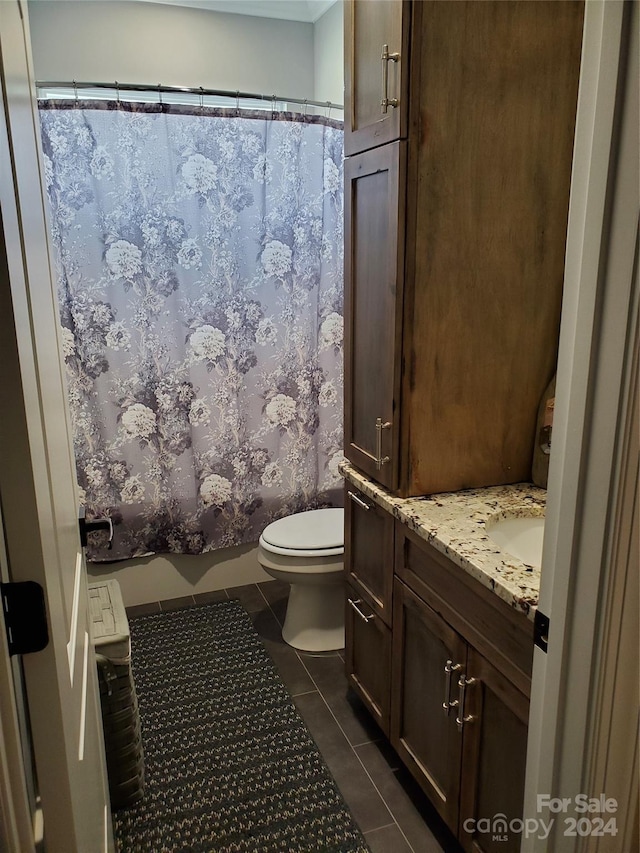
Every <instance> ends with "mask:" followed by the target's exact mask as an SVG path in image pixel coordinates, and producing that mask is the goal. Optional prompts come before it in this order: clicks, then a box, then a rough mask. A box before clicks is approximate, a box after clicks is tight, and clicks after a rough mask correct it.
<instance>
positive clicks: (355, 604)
mask: <svg viewBox="0 0 640 853" xmlns="http://www.w3.org/2000/svg"><path fill="white" fill-rule="evenodd" d="M345 647H346V648H345V651H346V673H347V679H348V681H349V684H350V685H351V686H352V687H353V689H354V690H355V691H356V693H357V694H358V696H360V698H361V699H362V701H363V702H364V703H365V705H366V706H367V708H368V709H369V710H370V711H371V713H372V714H373V716H374V718H375V720H376V722H377V723H378V725H379V726H380V728H381V729H382V731H383V732H384V733H385V734H386V735H387V736H388V735H389V698H390V697H389V689H390V684H389V682H390V675H391V631H390V630H389V628H387V626H386V625H385V624H384V622H383V621H382V620H381V619H380V617H379V616H377V615H376V614H375V612H374V611H373V608H372V607H371V606H370V604H369V602H368V601H367V599H366V598H365V597H363V596H362V595H361V594H360V593H359V592H358V591H357V590H355V589H354V588H353V587H351V586H350V585H349V584H347V609H346V613H345Z"/></svg>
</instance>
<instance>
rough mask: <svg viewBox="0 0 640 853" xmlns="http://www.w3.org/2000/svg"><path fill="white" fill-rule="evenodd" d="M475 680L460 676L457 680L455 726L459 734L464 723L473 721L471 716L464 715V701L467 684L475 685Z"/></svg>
mask: <svg viewBox="0 0 640 853" xmlns="http://www.w3.org/2000/svg"><path fill="white" fill-rule="evenodd" d="M477 680H478V679H477V678H466V677H465V676H464V675H461V676H460V678H459V679H458V687H459V688H460V692H459V694H458V695H459V699H458V716H457V717H456V724H457V726H458V731H459V732H461V731H462V729H463V728H464V724H465V723H470V722H471V721H472V720H475V717H474V716H473V714H467V715H466V716H465V713H464V700H465V697H466V692H467V685H468V684H475V683H476V681H477Z"/></svg>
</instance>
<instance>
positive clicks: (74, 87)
mask: <svg viewBox="0 0 640 853" xmlns="http://www.w3.org/2000/svg"><path fill="white" fill-rule="evenodd" d="M73 94H74V97H75V99H76V104H77V103H78V85H77V83H76V81H75V80H74V81H73Z"/></svg>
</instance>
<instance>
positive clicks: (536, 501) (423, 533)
mask: <svg viewBox="0 0 640 853" xmlns="http://www.w3.org/2000/svg"><path fill="white" fill-rule="evenodd" d="M340 470H341V472H342V474H343V475H344V477H345V479H346V480H348V481H349V482H351V483H353V485H354V486H356V487H357V488H358V489H360V491H362V492H363V493H364V494H366V495H368V497H370V498H371V499H372V500H374V501H375V502H376V503H377V504H379V505H380V506H382V507H384V509H386V510H388V511H389V512H390V513H392V514H393V515H394V516H395V517H396V518H398V519H399V520H400V521H401V522H402V523H403V524H406V525H407V527H409V528H410V529H411V530H413V531H414V532H415V533H416V534H417V535H418V536H420V537H421V538H422V539H424V540H425V542H428V543H429V544H430V545H432V546H433V547H434V548H436V549H437V550H438V551H440V552H441V553H442V554H445V555H446V556H447V557H448V558H449V559H450V560H451V561H452V562H454V563H455V564H456V565H458V566H460V568H462V569H464V571H465V572H468V574H470V575H472V576H473V577H474V578H476V579H477V580H478V581H480V583H481V584H483V586H486V587H487V588H488V589H490V590H492V592H495V594H496V595H498V596H499V597H500V598H502V599H503V600H504V601H506V602H507V604H509V605H511V607H513V608H514V609H516V610H519V611H521V612H522V613H524V614H525V615H526V616H528V618H529V619H533V617H534V613H535V610H536V606H537V604H538V592H539V589H540V569H539V568H537V567H535V566H528V565H526V564H525V563H522V562H521V561H520V560H518V559H516V558H515V557H511V556H509V554H506V553H505V552H504V551H501V550H500V549H499V548H498V546H497V545H496V544H495V543H494V542H493V541H492V540H491V539H490V538H489V537H488V536H487V534H486V530H485V523H486V522H487V521H489V520H490V519H492V520H493V519H495V520H497V519H498V518H500V517H502V518H509V517H517V516H529V515H541V516H542V515H544V512H545V507H546V497H547V493H546V491H545V490H544V489H539V488H538V487H537V486H534V485H532V484H531V483H516V484H515V485H510V486H491V487H489V488H486V489H469V490H467V491H464V492H447V493H445V494H439V495H431V496H429V497H424V498H396V497H394V496H393V495H391V494H389V492H387V491H386V490H385V489H383V488H382V487H381V486H378V485H377V484H376V483H374V482H373V481H371V480H369V479H368V477H365V476H364V475H363V474H361V473H360V472H359V471H357V470H356V469H355V468H354V467H353V466H352V465H350V464H349V463H348V462H344V463H342V465H341V466H340Z"/></svg>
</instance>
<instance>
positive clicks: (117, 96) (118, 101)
mask: <svg viewBox="0 0 640 853" xmlns="http://www.w3.org/2000/svg"><path fill="white" fill-rule="evenodd" d="M116 103H117V104H119V103H120V86H119V85H118V81H117V80H116Z"/></svg>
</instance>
